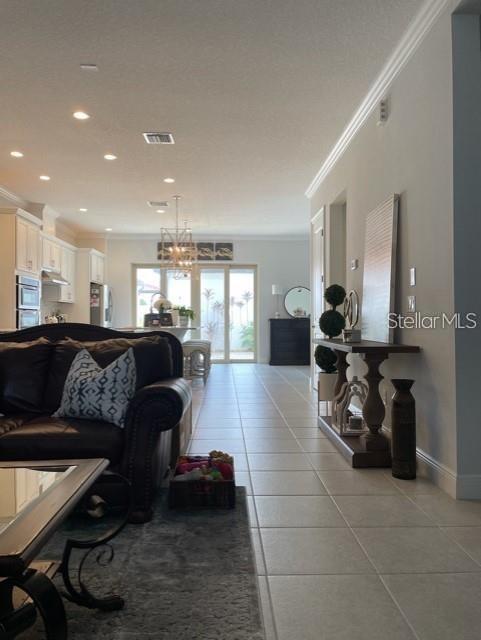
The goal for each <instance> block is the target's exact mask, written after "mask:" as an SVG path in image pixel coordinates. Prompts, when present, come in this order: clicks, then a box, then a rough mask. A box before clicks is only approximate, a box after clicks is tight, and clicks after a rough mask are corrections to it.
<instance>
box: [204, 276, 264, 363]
mask: <svg viewBox="0 0 481 640" xmlns="http://www.w3.org/2000/svg"><path fill="white" fill-rule="evenodd" d="M196 271H197V274H196V278H195V279H196V282H197V287H195V286H194V288H193V294H194V295H193V298H194V300H195V301H196V302H197V304H196V305H195V306H197V309H196V310H197V311H198V316H197V317H198V322H197V323H196V324H197V326H199V327H200V336H201V338H202V339H204V340H210V342H211V344H212V359H213V360H214V361H216V362H255V361H256V359H257V283H256V280H257V270H256V267H255V266H239V265H235V266H234V265H220V266H218V265H205V266H203V265H197V267H196Z"/></svg>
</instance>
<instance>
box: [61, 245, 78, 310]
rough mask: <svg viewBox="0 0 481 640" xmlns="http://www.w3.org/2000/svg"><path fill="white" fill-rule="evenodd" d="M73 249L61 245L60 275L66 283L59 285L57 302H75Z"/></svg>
mask: <svg viewBox="0 0 481 640" xmlns="http://www.w3.org/2000/svg"><path fill="white" fill-rule="evenodd" d="M75 258H76V256H75V251H74V249H69V248H68V247H62V268H61V271H60V273H61V275H62V277H63V278H65V280H66V281H67V282H68V284H65V285H62V286H61V287H60V300H59V302H75V274H76V268H75V261H76V260H75Z"/></svg>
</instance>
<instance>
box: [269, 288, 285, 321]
mask: <svg viewBox="0 0 481 640" xmlns="http://www.w3.org/2000/svg"><path fill="white" fill-rule="evenodd" d="M283 294H284V291H283V289H282V287H281V285H280V284H273V285H272V295H273V296H276V313H275V316H274V317H275V318H280V317H281V314H280V311H279V296H282V295H283Z"/></svg>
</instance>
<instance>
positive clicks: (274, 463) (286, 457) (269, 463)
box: [248, 453, 311, 471]
mask: <svg viewBox="0 0 481 640" xmlns="http://www.w3.org/2000/svg"><path fill="white" fill-rule="evenodd" d="M248 458H249V466H250V470H251V471H303V470H310V469H311V465H310V463H309V458H308V457H307V455H306V454H305V453H249V454H248Z"/></svg>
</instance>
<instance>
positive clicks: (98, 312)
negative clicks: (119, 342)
mask: <svg viewBox="0 0 481 640" xmlns="http://www.w3.org/2000/svg"><path fill="white" fill-rule="evenodd" d="M112 311H113V307H112V290H111V288H110V287H109V286H107V285H106V284H96V283H95V282H91V283H90V324H95V325H97V326H99V327H111V326H112Z"/></svg>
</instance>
